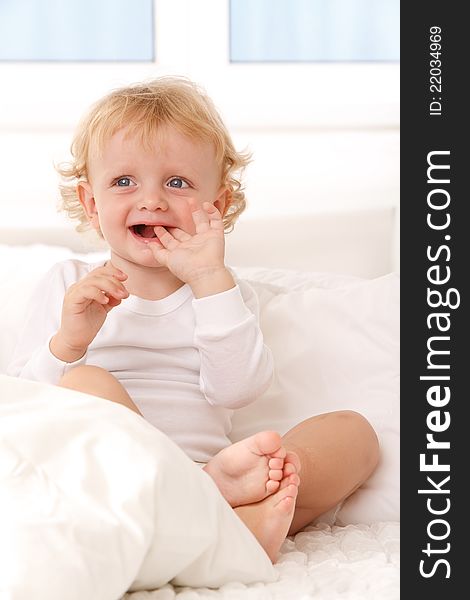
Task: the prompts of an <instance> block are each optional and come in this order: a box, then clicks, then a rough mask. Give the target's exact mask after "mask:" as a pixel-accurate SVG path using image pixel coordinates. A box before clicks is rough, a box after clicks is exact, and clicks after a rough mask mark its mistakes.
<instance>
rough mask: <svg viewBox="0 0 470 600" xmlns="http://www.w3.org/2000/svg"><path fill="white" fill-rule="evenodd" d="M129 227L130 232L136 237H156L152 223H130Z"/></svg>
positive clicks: (147, 238) (148, 238) (149, 238)
mask: <svg viewBox="0 0 470 600" xmlns="http://www.w3.org/2000/svg"><path fill="white" fill-rule="evenodd" d="M129 229H131V231H132V233H133V234H134V235H135V236H136V237H138V238H143V239H146V240H151V239H158V238H157V236H156V235H155V231H154V230H153V226H152V225H145V224H144V223H139V224H138V225H132V226H131V227H130V228H129Z"/></svg>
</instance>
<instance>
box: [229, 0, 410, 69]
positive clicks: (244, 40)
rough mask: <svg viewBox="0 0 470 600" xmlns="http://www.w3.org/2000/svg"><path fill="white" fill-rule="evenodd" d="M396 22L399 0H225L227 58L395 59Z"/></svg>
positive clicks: (396, 41) (397, 50)
mask: <svg viewBox="0 0 470 600" xmlns="http://www.w3.org/2000/svg"><path fill="white" fill-rule="evenodd" d="M399 27H400V3H399V0H231V2H230V59H231V60H232V61H234V62H256V61H300V62H302V61H386V60H387V61H388V60H398V59H399V56H400V33H399V32H400V29H399Z"/></svg>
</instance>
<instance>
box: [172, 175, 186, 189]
mask: <svg viewBox="0 0 470 600" xmlns="http://www.w3.org/2000/svg"><path fill="white" fill-rule="evenodd" d="M167 185H168V186H169V187H172V188H177V189H184V188H188V187H189V185H188V184H187V183H186V181H185V180H184V179H181V177H172V178H171V179H170V180H169V182H168V184H167Z"/></svg>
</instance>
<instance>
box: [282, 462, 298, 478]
mask: <svg viewBox="0 0 470 600" xmlns="http://www.w3.org/2000/svg"><path fill="white" fill-rule="evenodd" d="M283 473H284V477H288V476H289V475H292V473H297V469H296V467H295V465H293V464H292V463H286V464H285V465H284V469H283Z"/></svg>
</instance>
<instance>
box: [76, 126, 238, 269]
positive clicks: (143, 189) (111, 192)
mask: <svg viewBox="0 0 470 600" xmlns="http://www.w3.org/2000/svg"><path fill="white" fill-rule="evenodd" d="M88 171H89V182H88V183H83V184H80V185H79V196H80V200H81V202H82V205H83V206H84V208H85V210H86V212H87V215H88V218H89V219H90V222H91V224H92V225H93V227H95V228H96V229H100V230H101V232H102V234H103V237H104V238H105V239H106V241H107V242H108V244H109V245H110V247H111V249H112V251H113V253H114V254H117V255H119V256H121V257H122V258H124V259H126V260H130V261H131V262H137V263H140V264H147V263H149V265H148V266H151V264H150V263H152V264H155V259H154V258H153V255H152V253H151V252H150V250H149V248H148V244H159V241H158V238H157V237H155V233H154V231H153V227H154V226H155V225H163V226H164V227H169V228H171V227H178V228H180V229H183V230H184V231H186V232H187V233H190V234H193V233H194V231H195V227H194V222H193V219H192V214H191V210H190V208H189V203H188V199H190V198H193V199H194V200H196V202H197V203H198V204H199V205H202V203H203V202H211V203H213V204H215V205H216V206H217V208H218V209H219V210H220V211H221V212H222V214H223V213H224V210H225V198H226V193H225V188H224V187H223V186H221V182H220V173H221V169H220V166H219V165H218V164H217V161H216V156H215V149H214V147H213V146H212V144H210V143H208V142H207V143H206V142H202V141H196V140H193V139H191V138H189V137H187V136H185V135H183V134H181V133H180V132H179V131H177V130H176V129H174V128H172V127H170V126H165V127H164V128H162V129H161V130H160V131H159V132H158V134H157V135H156V136H155V139H154V140H152V143H151V144H150V147H149V148H147V147H144V146H143V145H142V142H141V140H140V138H139V137H138V136H126V130H125V129H122V130H119V131H118V132H117V133H116V134H115V135H113V136H112V137H111V138H110V139H109V140H108V141H107V142H106V143H105V145H104V147H103V150H102V152H101V153H100V155H99V156H94V157H93V158H92V160H91V161H90V164H89V169H88Z"/></svg>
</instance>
